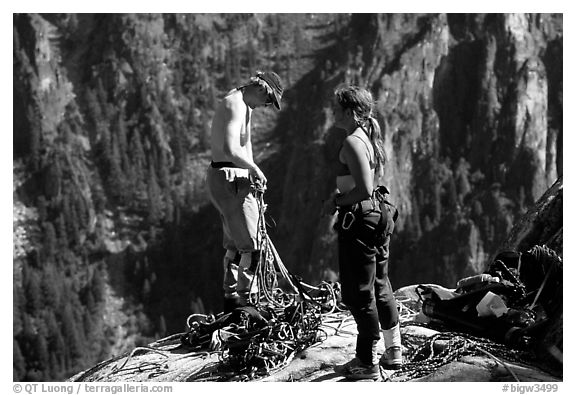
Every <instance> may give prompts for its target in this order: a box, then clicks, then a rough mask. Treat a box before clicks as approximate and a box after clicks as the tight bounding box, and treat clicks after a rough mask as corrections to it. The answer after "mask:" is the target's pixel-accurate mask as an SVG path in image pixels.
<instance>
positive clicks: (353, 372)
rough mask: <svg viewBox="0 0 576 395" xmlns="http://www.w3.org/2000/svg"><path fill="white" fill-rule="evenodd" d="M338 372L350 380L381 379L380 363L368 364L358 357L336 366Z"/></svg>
mask: <svg viewBox="0 0 576 395" xmlns="http://www.w3.org/2000/svg"><path fill="white" fill-rule="evenodd" d="M334 371H335V372H336V373H340V374H342V375H343V376H344V377H346V378H347V379H349V380H366V379H369V380H379V379H380V368H379V367H378V365H366V364H364V363H362V362H361V361H360V360H359V359H358V358H354V359H352V360H351V361H349V362H347V363H345V364H344V365H340V366H337V367H335V368H334Z"/></svg>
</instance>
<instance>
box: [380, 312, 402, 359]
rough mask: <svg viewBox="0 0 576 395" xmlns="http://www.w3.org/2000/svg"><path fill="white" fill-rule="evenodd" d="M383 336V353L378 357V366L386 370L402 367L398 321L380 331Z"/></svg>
mask: <svg viewBox="0 0 576 395" xmlns="http://www.w3.org/2000/svg"><path fill="white" fill-rule="evenodd" d="M382 334H383V337H384V349H385V351H384V354H382V357H381V358H380V366H382V368H384V369H386V370H396V369H400V368H401V367H402V343H401V338H400V323H398V324H396V325H395V326H393V327H392V328H390V329H385V330H383V331H382Z"/></svg>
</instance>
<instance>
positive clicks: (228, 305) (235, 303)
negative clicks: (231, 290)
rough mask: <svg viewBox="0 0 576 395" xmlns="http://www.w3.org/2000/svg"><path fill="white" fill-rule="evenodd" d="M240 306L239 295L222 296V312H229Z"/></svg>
mask: <svg viewBox="0 0 576 395" xmlns="http://www.w3.org/2000/svg"><path fill="white" fill-rule="evenodd" d="M238 307H242V303H241V302H240V298H239V297H234V298H224V313H225V314H226V313H231V312H232V311H234V309H236V308H238Z"/></svg>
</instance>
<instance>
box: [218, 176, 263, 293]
mask: <svg viewBox="0 0 576 395" xmlns="http://www.w3.org/2000/svg"><path fill="white" fill-rule="evenodd" d="M207 186H208V193H209V195H210V200H211V201H212V204H213V205H214V206H215V207H216V209H217V210H218V212H219V213H220V219H221V221H222V227H223V246H224V248H225V249H226V250H227V252H226V256H225V257H224V285H223V288H224V297H225V298H235V297H238V296H240V298H241V299H244V301H245V300H247V299H248V295H249V294H250V293H256V292H257V287H256V282H255V281H253V279H254V272H253V270H254V261H255V259H256V257H258V256H259V253H258V251H257V249H258V244H259V240H258V225H259V224H258V221H259V219H260V215H259V209H258V203H257V201H256V198H255V197H254V195H253V194H252V193H251V189H250V187H251V183H250V180H249V177H248V170H246V169H238V168H232V167H223V168H220V169H216V168H213V167H209V168H208V171H207ZM239 256H241V257H240V258H239ZM238 258H239V259H238ZM251 283H252V288H250V284H251Z"/></svg>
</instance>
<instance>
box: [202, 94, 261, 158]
mask: <svg viewBox="0 0 576 395" xmlns="http://www.w3.org/2000/svg"><path fill="white" fill-rule="evenodd" d="M251 113H252V110H251V109H250V108H249V107H248V106H247V105H246V103H244V100H243V98H242V92H240V91H239V90H237V89H233V90H231V91H230V92H228V93H227V94H226V96H225V97H224V98H223V99H222V100H221V101H220V103H218V105H217V107H216V113H215V114H214V118H213V121H212V129H211V148H212V160H213V161H214V162H228V161H230V162H234V163H235V164H236V165H237V166H240V167H245V166H242V163H236V161H234V160H230V159H231V158H230V154H231V153H232V152H231V151H234V152H233V153H235V154H237V155H239V156H241V157H243V158H244V159H245V160H247V161H249V162H252V149H251V148H252V147H251V144H250V116H251Z"/></svg>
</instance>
